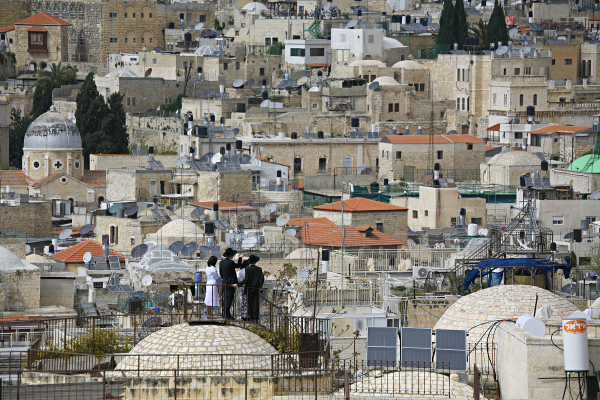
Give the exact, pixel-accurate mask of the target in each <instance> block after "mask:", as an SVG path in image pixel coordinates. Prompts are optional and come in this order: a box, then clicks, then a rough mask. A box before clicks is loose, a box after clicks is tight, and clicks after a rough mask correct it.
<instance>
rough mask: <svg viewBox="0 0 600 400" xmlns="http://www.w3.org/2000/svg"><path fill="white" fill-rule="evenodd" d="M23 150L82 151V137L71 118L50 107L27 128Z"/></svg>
mask: <svg viewBox="0 0 600 400" xmlns="http://www.w3.org/2000/svg"><path fill="white" fill-rule="evenodd" d="M23 148H24V149H81V148H82V146H81V135H80V134H79V129H77V126H76V125H75V124H74V123H73V122H72V121H71V120H70V119H69V118H67V117H66V116H65V115H63V114H61V113H59V112H57V111H54V107H50V111H48V112H45V113H44V114H42V115H40V116H39V117H37V118H36V120H35V121H33V122H32V123H31V125H29V128H27V132H26V133H25V140H24V141H23Z"/></svg>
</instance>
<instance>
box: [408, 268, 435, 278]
mask: <svg viewBox="0 0 600 400" xmlns="http://www.w3.org/2000/svg"><path fill="white" fill-rule="evenodd" d="M429 271H431V268H429V267H418V266H414V267H413V270H412V273H413V278H414V279H425V278H427V275H429Z"/></svg>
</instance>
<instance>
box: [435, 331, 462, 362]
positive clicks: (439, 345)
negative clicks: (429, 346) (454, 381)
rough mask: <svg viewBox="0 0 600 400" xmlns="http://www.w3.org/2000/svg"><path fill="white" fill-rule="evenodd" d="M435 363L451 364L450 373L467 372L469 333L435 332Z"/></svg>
mask: <svg viewBox="0 0 600 400" xmlns="http://www.w3.org/2000/svg"><path fill="white" fill-rule="evenodd" d="M435 361H436V363H449V364H450V371H466V370H467V331H464V330H453V329H436V330H435Z"/></svg>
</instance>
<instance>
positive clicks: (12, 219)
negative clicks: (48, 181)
mask: <svg viewBox="0 0 600 400" xmlns="http://www.w3.org/2000/svg"><path fill="white" fill-rule="evenodd" d="M0 227H3V228H20V229H24V230H25V232H27V237H30V238H43V237H49V236H50V232H52V204H51V203H50V202H45V201H44V202H41V201H38V202H31V203H24V204H21V205H18V206H9V205H5V204H2V205H0Z"/></svg>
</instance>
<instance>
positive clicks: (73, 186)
mask: <svg viewBox="0 0 600 400" xmlns="http://www.w3.org/2000/svg"><path fill="white" fill-rule="evenodd" d="M88 172H89V171H88ZM93 172H99V173H102V172H104V171H93ZM29 194H30V195H31V196H33V197H35V198H41V199H48V200H50V199H65V200H71V201H75V202H81V203H85V204H92V205H97V204H99V203H100V202H101V201H103V200H104V198H105V197H106V186H105V180H94V179H91V180H89V181H87V182H86V181H85V180H84V179H75V178H73V177H72V176H70V175H68V174H67V173H66V172H55V173H54V174H52V175H49V176H47V177H45V178H42V179H40V180H38V181H36V182H34V183H32V184H31V186H30V187H29Z"/></svg>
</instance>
